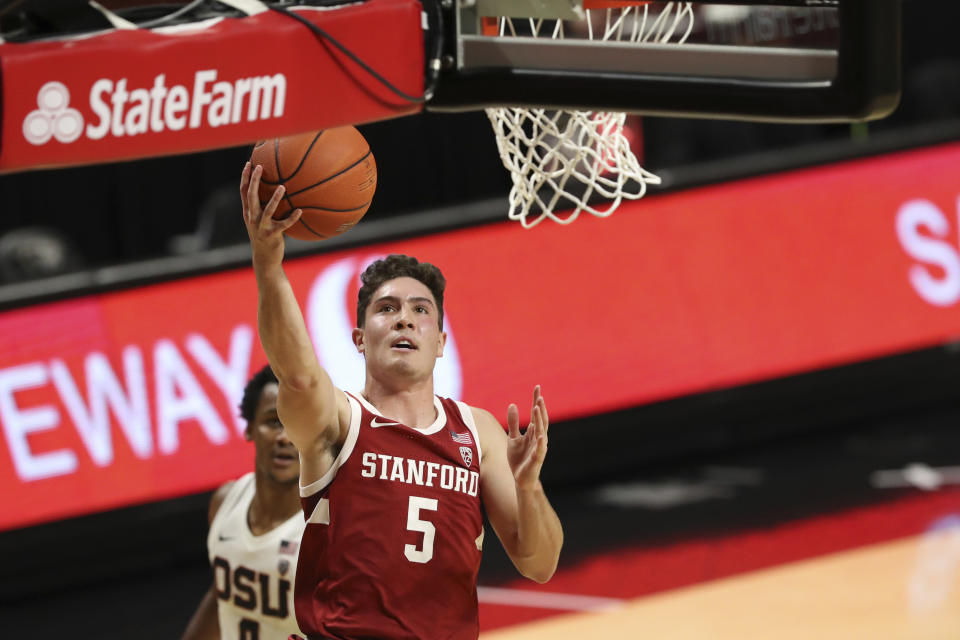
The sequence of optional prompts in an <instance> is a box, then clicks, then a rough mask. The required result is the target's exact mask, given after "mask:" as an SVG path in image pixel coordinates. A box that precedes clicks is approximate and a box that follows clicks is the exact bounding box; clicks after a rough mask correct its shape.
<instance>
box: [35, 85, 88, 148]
mask: <svg viewBox="0 0 960 640" xmlns="http://www.w3.org/2000/svg"><path fill="white" fill-rule="evenodd" d="M37 106H38V107H39V109H34V110H33V111H31V112H30V113H28V114H27V117H26V118H24V120H23V137H24V138H26V139H27V142H29V143H30V144H33V145H41V144H46V143H47V141H48V140H50V138H56V139H57V140H58V141H60V142H63V143H64V144H66V143H68V142H73V141H74V140H76V139H77V138H79V137H80V134H81V133H83V115H82V114H81V113H80V112H79V111H77V110H76V109H72V108H71V107H70V91H69V90H68V89H67V87H66V85H65V84H63V83H62V82H57V81H52V82H48V83H46V84H45V85H43V86H42V87H40V91H39V92H38V93H37Z"/></svg>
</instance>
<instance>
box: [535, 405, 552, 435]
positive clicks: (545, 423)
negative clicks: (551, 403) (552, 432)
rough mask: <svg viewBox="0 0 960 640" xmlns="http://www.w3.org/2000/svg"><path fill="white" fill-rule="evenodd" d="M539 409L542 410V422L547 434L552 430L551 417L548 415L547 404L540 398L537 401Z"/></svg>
mask: <svg viewBox="0 0 960 640" xmlns="http://www.w3.org/2000/svg"><path fill="white" fill-rule="evenodd" d="M537 407H539V408H540V422H542V423H543V432H544V433H546V432H547V429H549V428H550V416H548V415H547V402H546V400H544V399H543V396H540V398H538V400H537Z"/></svg>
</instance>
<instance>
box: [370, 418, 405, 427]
mask: <svg viewBox="0 0 960 640" xmlns="http://www.w3.org/2000/svg"><path fill="white" fill-rule="evenodd" d="M399 425H400V423H399V422H377V419H376V417H374V419H373V420H371V421H370V426H371V427H373V428H374V429H376V428H377V427H396V426H399Z"/></svg>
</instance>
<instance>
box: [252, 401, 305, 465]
mask: <svg viewBox="0 0 960 640" xmlns="http://www.w3.org/2000/svg"><path fill="white" fill-rule="evenodd" d="M278 390H279V387H278V386H277V384H276V383H270V384H267V385H265V386H264V387H263V391H261V392H260V402H259V403H257V412H256V413H255V414H254V416H253V420H252V421H251V422H250V424H249V425H248V426H247V437H248V438H249V439H250V440H252V441H253V444H254V446H255V447H256V450H257V454H256V467H257V471H258V472H259V473H261V474H264V475H266V477H268V478H270V479H271V480H273V481H274V482H278V483H280V484H293V483H296V482H297V480H298V479H299V478H300V456H299V455H298V454H297V449H296V448H295V447H294V446H293V443H292V442H290V440H289V439H288V438H287V434H286V432H285V431H284V430H283V425H282V424H281V423H280V418H279V417H278V416H277V391H278Z"/></svg>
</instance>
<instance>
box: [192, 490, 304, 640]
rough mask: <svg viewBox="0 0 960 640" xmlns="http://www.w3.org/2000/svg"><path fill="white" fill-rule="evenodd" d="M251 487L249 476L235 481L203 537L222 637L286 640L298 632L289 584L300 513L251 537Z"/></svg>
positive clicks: (300, 526)
mask: <svg viewBox="0 0 960 640" xmlns="http://www.w3.org/2000/svg"><path fill="white" fill-rule="evenodd" d="M254 489H255V484H254V475H253V472H250V473H248V474H246V475H244V476H243V477H241V478H239V479H238V480H237V481H236V482H235V483H234V484H233V486H232V487H230V490H229V491H228V492H227V495H226V497H225V498H224V500H223V503H222V504H221V505H220V509H219V510H218V511H217V515H215V516H214V518H213V522H212V523H211V525H210V533H209V534H208V535H207V550H208V553H209V556H210V565H211V566H212V567H213V582H214V587H215V588H216V590H217V614H218V617H219V619H220V637H221V638H223V640H274V639H279V640H287V636H289V635H290V634H291V633H299V632H300V631H299V629H298V628H297V617H296V615H295V614H294V611H293V584H294V576H295V575H296V571H297V551H298V549H299V547H300V537H301V536H302V535H303V527H304V519H303V513H302V512H301V511H297V513H295V514H294V515H293V516H291V517H290V519H289V520H287V521H286V522H284V523H283V524H281V525H280V526H279V527H277V528H276V529H273V530H272V531H268V532H267V533H265V534H263V535H260V536H255V535H253V533H251V532H250V527H249V525H248V524H247V512H248V511H249V509H250V502H251V500H253V494H254Z"/></svg>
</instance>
